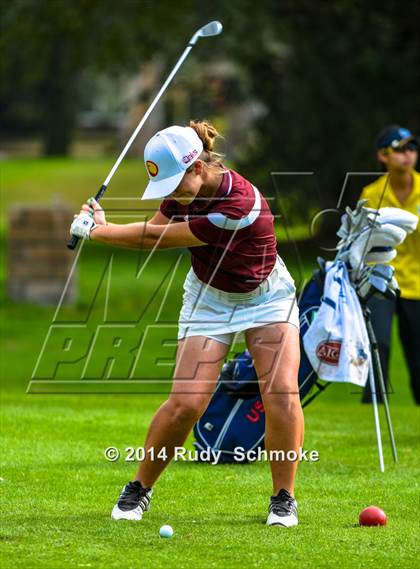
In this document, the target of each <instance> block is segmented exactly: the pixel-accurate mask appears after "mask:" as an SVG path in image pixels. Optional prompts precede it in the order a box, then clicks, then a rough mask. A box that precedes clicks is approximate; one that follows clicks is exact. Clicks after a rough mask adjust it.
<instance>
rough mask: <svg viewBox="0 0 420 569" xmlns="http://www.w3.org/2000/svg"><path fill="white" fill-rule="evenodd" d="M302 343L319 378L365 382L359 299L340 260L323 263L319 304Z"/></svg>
mask: <svg viewBox="0 0 420 569" xmlns="http://www.w3.org/2000/svg"><path fill="white" fill-rule="evenodd" d="M303 345H304V348H305V352H306V355H307V356H308V358H309V361H310V362H311V365H312V367H313V368H314V370H315V371H316V372H317V374H318V376H319V378H320V379H323V380H325V381H335V382H345V383H354V384H356V385H359V386H364V385H365V384H366V381H367V378H368V373H369V360H370V348H369V339H368V335H367V330H366V324H365V321H364V318H363V314H362V309H361V307H360V303H359V299H358V297H357V294H356V292H355V290H354V289H353V287H352V286H351V284H350V279H349V275H348V271H347V268H346V265H345V263H344V262H342V261H335V262H334V263H327V264H326V277H325V284H324V295H323V298H322V303H321V306H320V308H319V310H318V313H317V315H316V316H315V319H314V321H313V322H312V324H311V326H310V327H309V329H308V331H307V332H306V334H305V336H304V337H303Z"/></svg>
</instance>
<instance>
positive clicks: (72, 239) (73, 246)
mask: <svg viewBox="0 0 420 569" xmlns="http://www.w3.org/2000/svg"><path fill="white" fill-rule="evenodd" d="M78 241H79V238H78V237H76V235H72V236H71V237H70V239H69V240H68V241H67V249H71V250H72V251H73V249H76V246H77V243H78Z"/></svg>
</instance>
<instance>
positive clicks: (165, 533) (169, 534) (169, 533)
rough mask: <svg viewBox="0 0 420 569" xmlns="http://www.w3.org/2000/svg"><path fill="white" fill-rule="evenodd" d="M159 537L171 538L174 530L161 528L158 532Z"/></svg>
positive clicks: (169, 527)
mask: <svg viewBox="0 0 420 569" xmlns="http://www.w3.org/2000/svg"><path fill="white" fill-rule="evenodd" d="M159 535H160V537H172V536H173V535H174V530H173V529H172V528H171V526H162V527H161V528H160V530H159Z"/></svg>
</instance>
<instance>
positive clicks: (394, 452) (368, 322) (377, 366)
mask: <svg viewBox="0 0 420 569" xmlns="http://www.w3.org/2000/svg"><path fill="white" fill-rule="evenodd" d="M366 328H367V332H368V336H369V340H370V344H371V346H372V349H371V354H372V357H373V369H374V370H375V371H376V378H377V380H378V383H379V390H380V394H381V395H382V400H383V402H384V407H385V417H386V422H387V426H388V434H389V440H390V442H391V449H392V456H393V458H394V462H395V463H396V464H397V463H398V454H397V445H396V444H395V438H394V429H393V427H392V420H391V413H390V410H389V402H388V395H387V392H386V388H385V381H384V376H383V374H382V366H381V360H380V358H379V352H378V346H377V343H376V338H375V333H374V331H373V326H372V321H371V319H370V314H369V316H368V318H367V319H366Z"/></svg>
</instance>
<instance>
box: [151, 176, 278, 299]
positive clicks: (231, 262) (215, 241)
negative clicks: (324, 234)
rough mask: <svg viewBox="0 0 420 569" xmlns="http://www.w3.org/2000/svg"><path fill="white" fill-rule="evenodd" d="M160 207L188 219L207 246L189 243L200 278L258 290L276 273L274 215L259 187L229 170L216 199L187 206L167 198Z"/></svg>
mask: <svg viewBox="0 0 420 569" xmlns="http://www.w3.org/2000/svg"><path fill="white" fill-rule="evenodd" d="M160 211H161V212H162V213H163V215H165V216H166V217H168V218H169V219H173V220H174V221H179V222H181V221H188V223H189V226H190V229H191V232H192V233H193V234H194V235H195V236H196V237H197V238H198V239H200V241H203V242H204V243H207V245H202V246H197V247H189V250H190V252H191V263H192V267H193V269H194V272H195V274H196V275H197V277H198V278H199V279H200V280H201V281H203V282H205V283H208V284H210V285H211V286H213V287H215V288H218V289H220V290H224V291H227V292H248V291H250V290H253V289H255V288H256V287H257V286H258V285H259V284H260V283H261V282H262V281H263V280H265V279H266V278H267V277H268V275H269V274H270V272H271V271H272V269H273V267H274V264H275V262H276V256H277V248H276V239H275V235H274V225H273V219H274V218H273V215H272V213H271V211H270V208H269V206H268V204H267V201H266V200H265V198H264V196H263V195H262V194H261V193H260V192H259V190H258V189H257V188H256V187H255V186H253V185H252V184H251V183H250V182H248V180H246V179H245V178H243V177H242V176H240V175H239V174H238V173H237V172H234V171H233V170H228V171H227V172H226V173H225V174H224V175H223V179H222V182H221V184H220V186H219V189H218V190H217V192H216V194H215V196H214V197H212V198H208V199H204V198H196V199H195V200H194V201H193V202H192V203H191V204H190V205H188V206H184V205H181V204H179V203H178V202H176V201H175V200H173V199H165V200H164V201H163V202H162V204H161V206H160Z"/></svg>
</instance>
